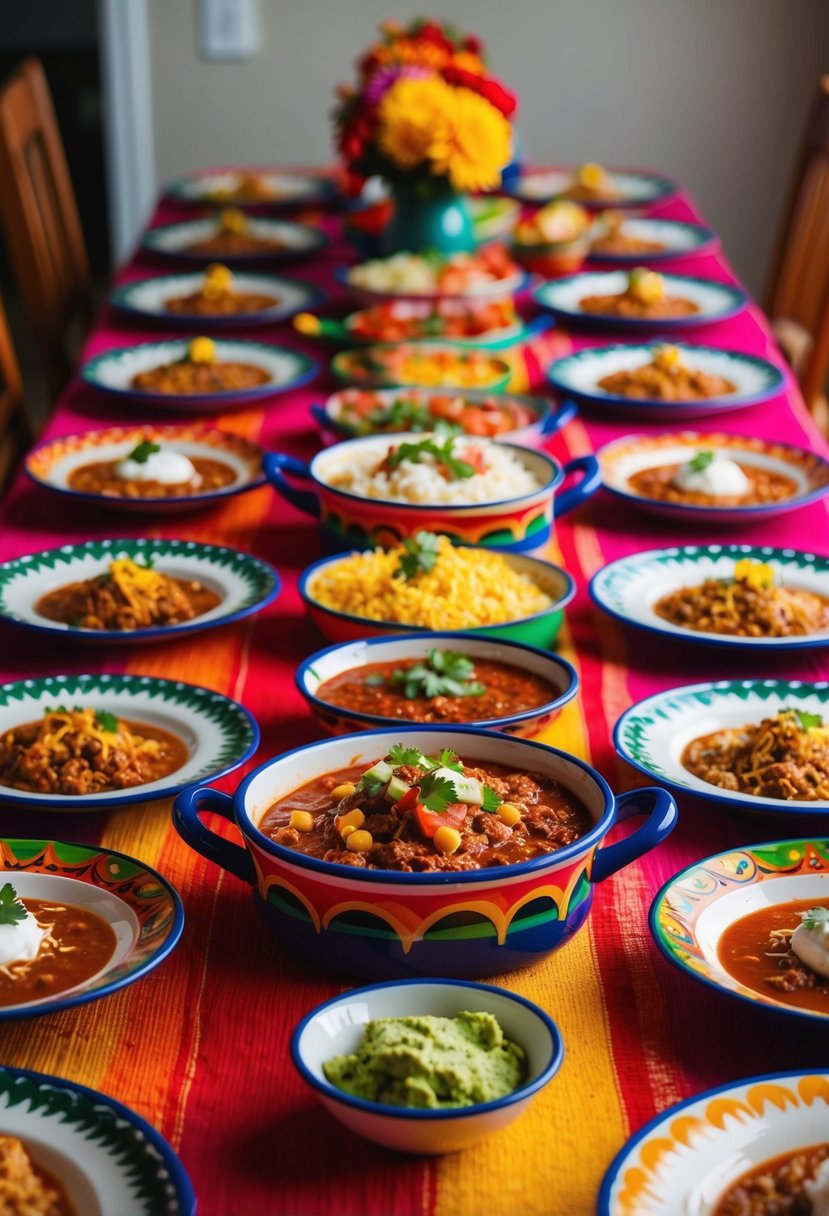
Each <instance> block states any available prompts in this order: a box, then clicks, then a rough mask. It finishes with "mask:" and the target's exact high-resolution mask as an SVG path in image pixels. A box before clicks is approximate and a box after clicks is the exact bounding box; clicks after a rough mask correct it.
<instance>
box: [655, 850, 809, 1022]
mask: <svg viewBox="0 0 829 1216" xmlns="http://www.w3.org/2000/svg"><path fill="white" fill-rule="evenodd" d="M811 840H823V841H824V843H826V844H829V837H826V836H815V837H806V836H800V837H795V838H792V839H791V840H769V841H763V842H762V843H758V844H744V845H738V846H735V847H734V848H731V849H722V850H721V851H720V852H719V853H712V854H711V855H710V856H709V857H703V858H702V860H701V861H695V862H692V863H691V864H690V865H687V866H683V868H682V869H681V870H677V872H676V873H675V874H674V875H673V877H672V878H669V879H667V880H666V881H665V882H664V883H663V884H662V886H661V887H660V888H659V890H658V891H657V893H656V895H654V897H653V900H652V901H651V906H650V909H649V910H648V929H649V930H650V934H651V937H652V938H653V942H654V945H655V946H656V948H657V949H658V950H659V952H660V954H662V956H663V958H665V959H667V961H668V962H669V963H671V964H672V965H673V966H674V967H676V969H677V970H678V971H681V972H682V974H683V975H687V976H689V977H690V978H691V979H693V980H697V982H698V983H700V984H704V985H705V986H706V988H711V989H713V991H714V992H718V993H720V995H721V996H727V997H730V998H731V999H732V1000H737V1001H742V1002H743V1003H744V1004H745V1005H750V1006H751V1008H752V1009H755V1010H757V1011H758V1012H760V1013H764V1014H770V1015H772V1016H773V1017H777V1016H780V1017H785V1018H790V1017H795V1018H798V1019H799V1020H801V1021H803V1020H806V1021H808V1022H812V1023H813V1024H815V1025H817V1024H820V1025H823V1026H825V1025H826V1024H827V1023H829V1014H820V1013H815V1012H814V1011H812V1010H811V1009H798V1008H797V1007H796V1006H794V1005H782V1004H781V1005H767V1004H765V1003H764V1002H762V1003H761V1002H758V1001H757V1000H755V999H754V997H752V996H748V995H746V994H745V993H743V992H733V991H732V990H731V989H730V988H725V987H723V985H722V984H718V983H716V982H715V981H714V980H711V979H709V978H708V976H706V975H700V974H699V973H698V972H696V971H694V970H693V968H691V967H688V966H687V965H686V964H685V963H683V962H682V961H681V960H680V959H678V958H677V957H676V955H673V954H671V953H670V952H669V951H668V950H667V949H666V948H665V945H664V943H663V942H662V940H661V938H660V935H659V933H658V932H657V927H656V926H657V917H658V915H659V908H660V906H661V904H662V903H663V901H664V899H665V897H666V896H667V894H668V891H669V890H670V889H671V887H673V886H674V885H675V884H676V883H678V882H679V881H680V880H681V879H683V878H684V877H685V876H686V875H687V874H690V873H692V871H694V870H698V869H700V867H701V866H705V865H708V863H709V862H712V861H717V860H718V859H719V858H720V857H728V856H729V855H730V854H732V853H735V852H738V851H739V852H743V851H745V852H748V851H749V850H751V849H766V848H774V846H775V845H778V846H779V845H788V844H790V845H800V844H804V845H805V844H808V843H809V842H810V841H811ZM749 885H753V884H749Z"/></svg>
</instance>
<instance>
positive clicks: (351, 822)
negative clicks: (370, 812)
mask: <svg viewBox="0 0 829 1216" xmlns="http://www.w3.org/2000/svg"><path fill="white" fill-rule="evenodd" d="M365 821H366V817H365V815H364V814H363V812H362V811H361V810H360V808H359V807H358V806H355V807H354V809H353V810H351V811H347V812H346V814H345V815H338V816H337V819H336V827H337V831H338V832H339V833H340V834H341V835H342V830H343V828H361V827H362V826H363V824H364V823H365Z"/></svg>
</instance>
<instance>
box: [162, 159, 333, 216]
mask: <svg viewBox="0 0 829 1216" xmlns="http://www.w3.org/2000/svg"><path fill="white" fill-rule="evenodd" d="M250 177H255V178H256V180H257V183H258V184H259V186H260V187H261V189H260V190H253V191H251V192H250V193H249V194H244V193H241V194H237V193H236V191H238V190H239V188H240V186H242V185H243V184H244V182H245V179H246V178H250ZM165 194H166V195H167V197H168V198H174V199H177V200H178V201H179V202H181V203H194V204H197V205H199V206H201V205H204V204H207V203H211V204H213V205H214V206H217V207H299V206H303V207H305V206H310V205H311V204H319V203H328V202H330V201H331V200H332V199H333V198H335V197H336V194H337V187H336V184H335V182H334V180H333V178H330V177H323V176H322V175H320V174H313V173H283V172H281V171H276V170H273V169H257V168H251V169H208V170H202V171H201V172H199V173H191V174H189V175H187V176H186V177H180V178H178V179H177V180H176V181H173V182H170V184H169V185H168V186H167V188H166V190H165ZM228 195H230V197H228Z"/></svg>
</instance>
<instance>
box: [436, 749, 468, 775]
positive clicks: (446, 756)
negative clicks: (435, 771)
mask: <svg viewBox="0 0 829 1216" xmlns="http://www.w3.org/2000/svg"><path fill="white" fill-rule="evenodd" d="M439 763H440V767H441V768H451V769H454V770H455V772H456V773H462V772H463V765H462V764H461V759H460V756H459V755H458V753H457V752H453V751H452V749H451V748H449V747H445V748H444V749H443V751H442V752H441V753H440V757H439Z"/></svg>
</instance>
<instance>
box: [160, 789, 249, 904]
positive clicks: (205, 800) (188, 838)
mask: <svg viewBox="0 0 829 1216" xmlns="http://www.w3.org/2000/svg"><path fill="white" fill-rule="evenodd" d="M202 811H212V812H213V813H214V814H216V815H221V816H222V818H223V819H229V820H230V821H231V822H232V821H233V799H232V798H231V797H230V795H229V794H223V793H221V792H220V791H219V790H214V789H212V788H211V787H210V786H209V785H194V786H192V787H191V788H190V789H189V790H182V792H181V793H180V794H179V795H178V797H177V798H176V800H175V802H174V803H173V826H174V827H175V829H176V831H177V832H178V834H179V836H180V837H181V838H182V840H183V841H185V842H186V843H187V844H189V846H190V848H191V849H194V850H195V851H196V852H197V853H201V855H202V857H206V858H207V860H208V861H213V862H215V863H216V865H217V866H221V868H222V869H223V870H229V871H230V873H231V874H235V875H236V877H237V878H241V880H242V882H246V883H249V884H250V886H253V885H254V882H255V878H256V875H255V873H254V869H253V862H252V860H251V857H250V854H249V853H248V851H247V849H243V848H242V847H241V846H240V845H238V844H231V843H230V841H229V840H225V838H224V836H219V835H218V833H217V832H211V831H210V829H209V828H206V827H205V826H204V824H203V823H202V821H201V820H200V819H199V814H200V813H201V812H202Z"/></svg>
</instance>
